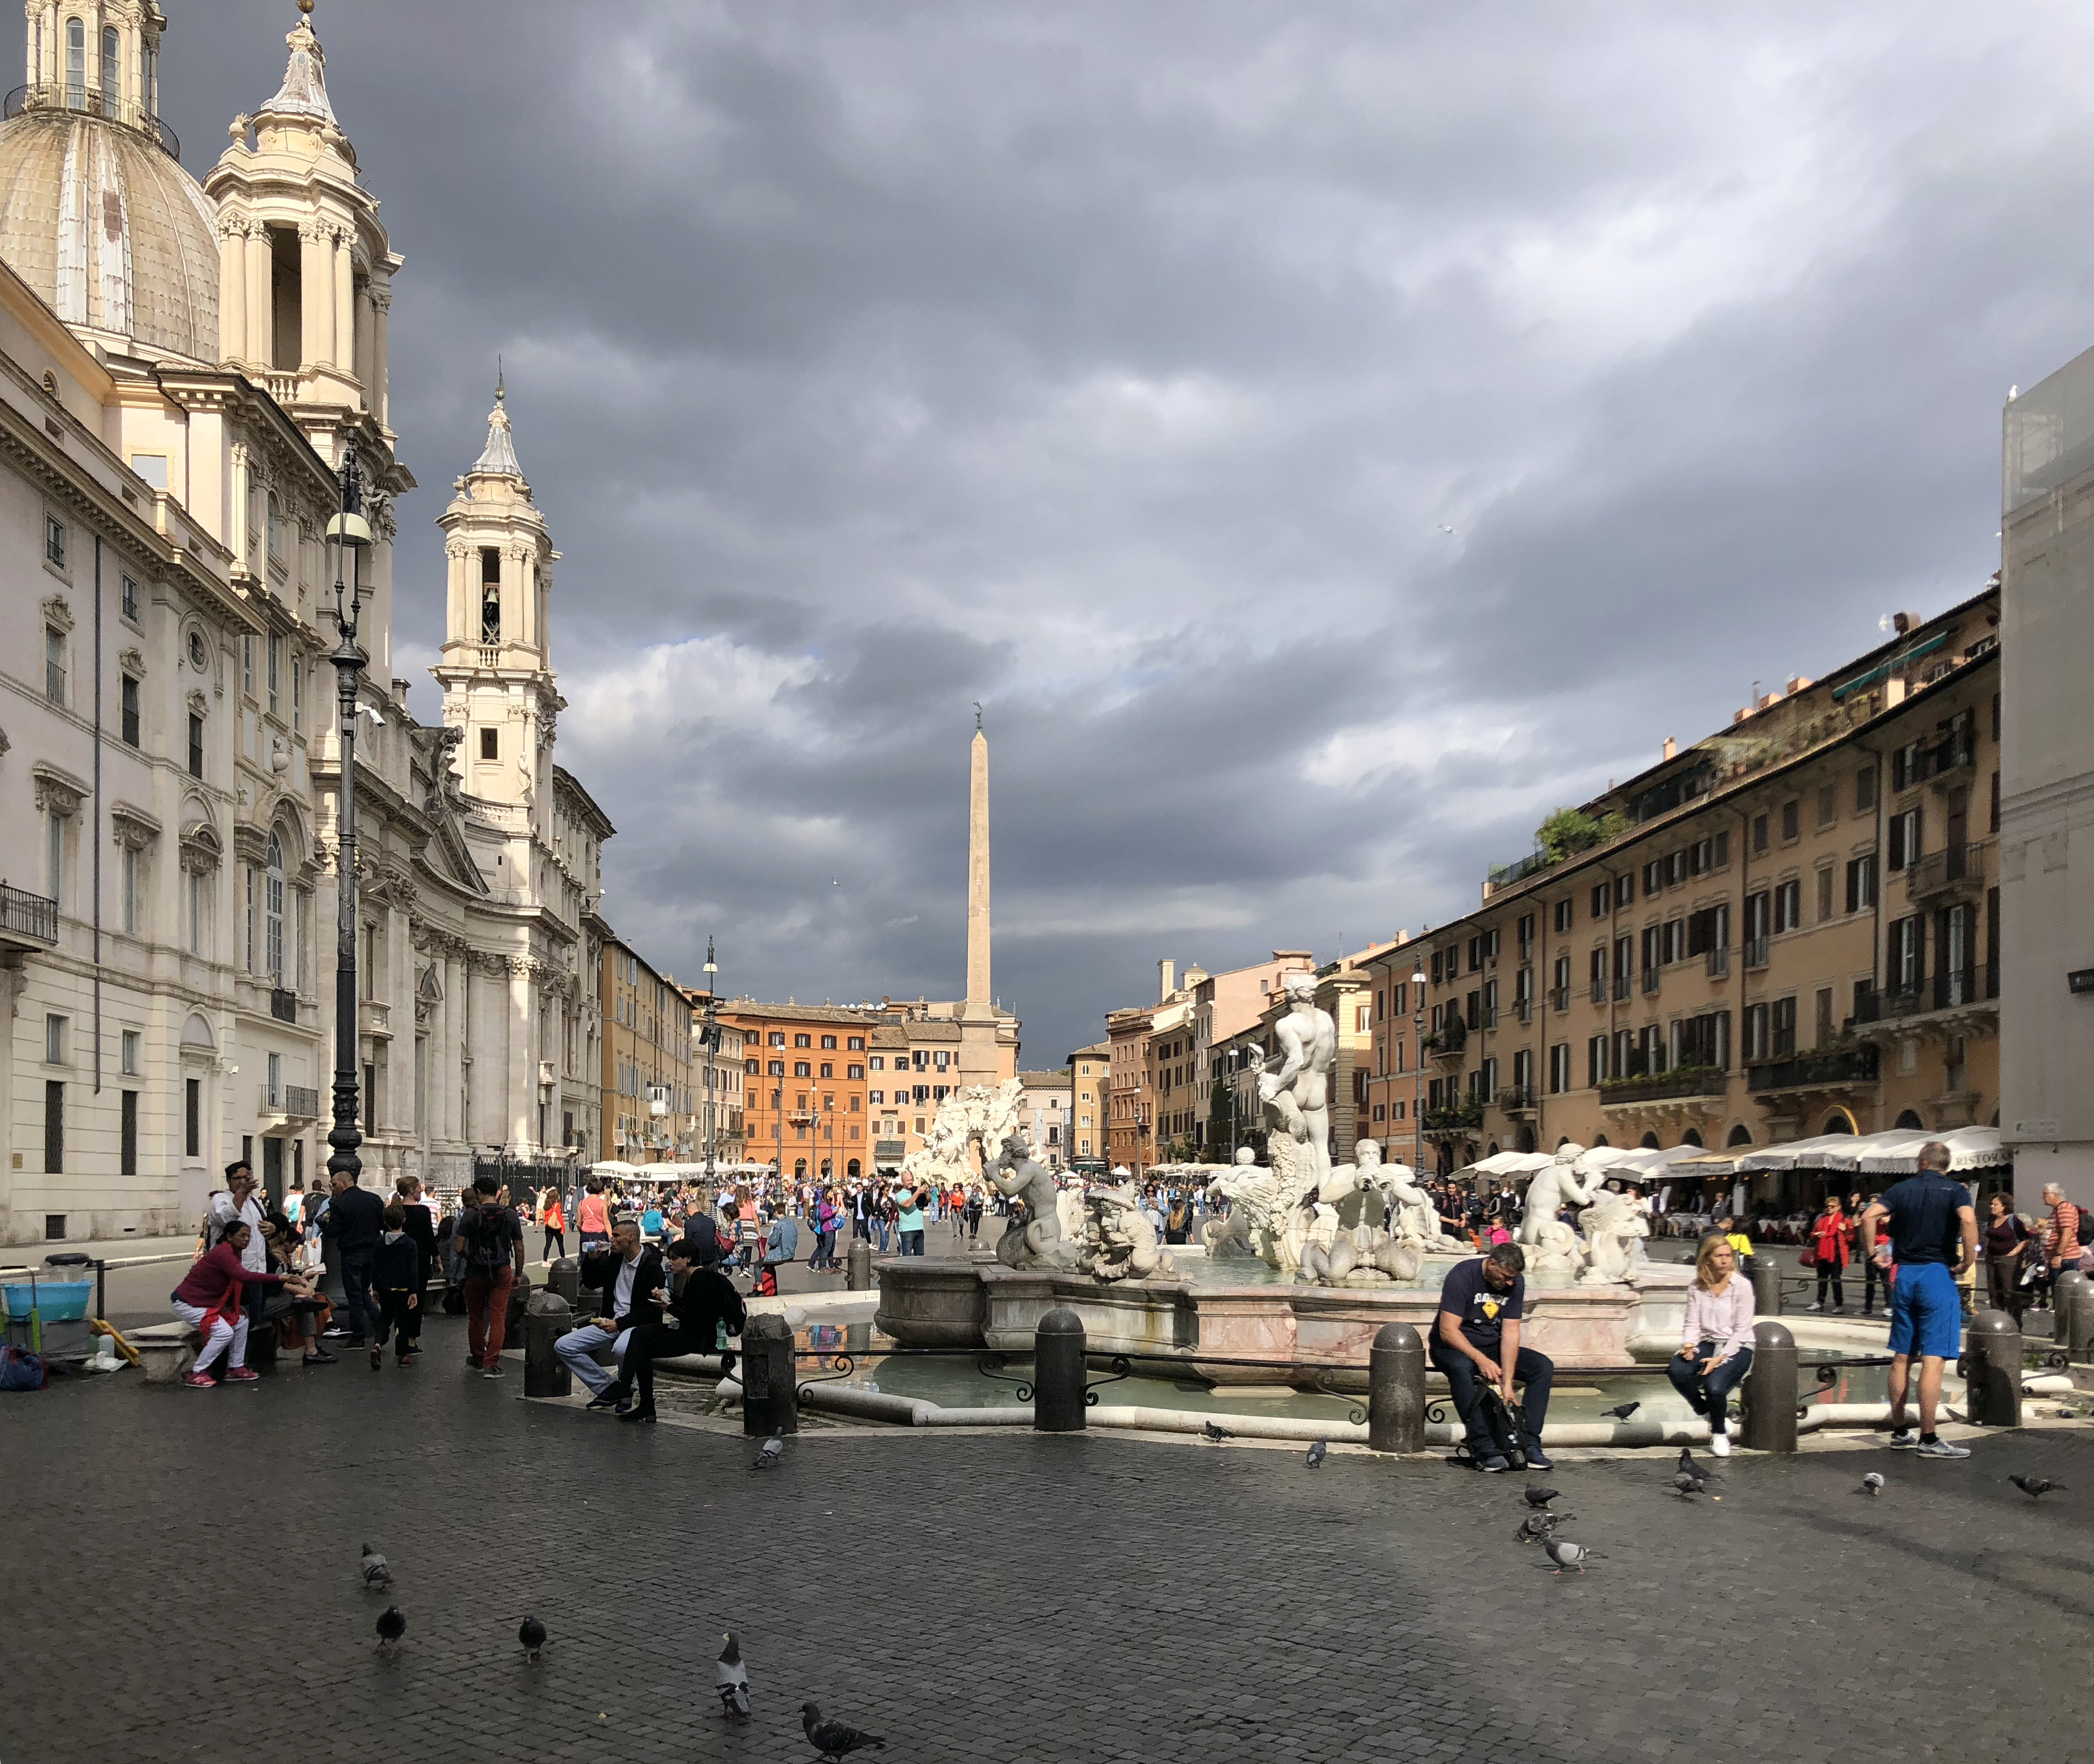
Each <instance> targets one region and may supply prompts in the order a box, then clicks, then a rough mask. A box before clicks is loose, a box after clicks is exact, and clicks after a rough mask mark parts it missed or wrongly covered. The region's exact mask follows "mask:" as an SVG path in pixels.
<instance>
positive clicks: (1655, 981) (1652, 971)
mask: <svg viewBox="0 0 2094 1764" xmlns="http://www.w3.org/2000/svg"><path fill="white" fill-rule="evenodd" d="M1664 983H1665V970H1664V969H1662V968H1660V967H1645V968H1644V971H1643V989H1644V994H1645V996H1648V995H1649V994H1650V993H1654V992H1656V991H1657V989H1658V988H1659V987H1660V986H1662V984H1664Z"/></svg>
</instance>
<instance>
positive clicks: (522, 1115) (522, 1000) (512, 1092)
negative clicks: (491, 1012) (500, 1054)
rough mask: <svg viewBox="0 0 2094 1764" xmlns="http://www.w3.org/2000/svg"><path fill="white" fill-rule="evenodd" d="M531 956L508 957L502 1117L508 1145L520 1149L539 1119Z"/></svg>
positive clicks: (528, 1139)
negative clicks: (505, 1064)
mask: <svg viewBox="0 0 2094 1764" xmlns="http://www.w3.org/2000/svg"><path fill="white" fill-rule="evenodd" d="M532 997H533V994H532V987H531V958H529V957H528V956H522V955H512V956H511V957H510V958H509V1045H508V1049H507V1051H508V1055H509V1058H508V1091H509V1094H508V1095H507V1096H506V1097H505V1098H503V1109H502V1114H503V1118H504V1119H505V1120H506V1122H507V1123H508V1140H509V1143H510V1145H512V1146H514V1147H515V1149H518V1150H519V1151H521V1150H522V1149H524V1146H525V1145H528V1144H529V1143H530V1141H531V1138H532V1133H533V1132H534V1130H535V1128H536V1127H537V1119H538V1107H537V1105H538V1073H537V1067H536V1065H535V1063H534V1061H533V1051H534V1049H535V1048H536V1046H537V1037H536V1036H533V1035H532V1032H531V1006H532Z"/></svg>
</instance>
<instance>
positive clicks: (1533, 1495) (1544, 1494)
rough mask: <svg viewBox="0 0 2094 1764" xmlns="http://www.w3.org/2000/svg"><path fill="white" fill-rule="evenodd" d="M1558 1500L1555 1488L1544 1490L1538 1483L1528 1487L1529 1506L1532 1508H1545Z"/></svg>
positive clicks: (1530, 1484) (1532, 1483)
mask: <svg viewBox="0 0 2094 1764" xmlns="http://www.w3.org/2000/svg"><path fill="white" fill-rule="evenodd" d="M1555 1498H1556V1491H1555V1490H1554V1489H1553V1488H1543V1487H1542V1486H1541V1484H1540V1483H1538V1482H1531V1483H1529V1484H1527V1505H1529V1506H1531V1507H1545V1506H1547V1505H1549V1502H1550V1501H1553V1500H1554V1499H1555Z"/></svg>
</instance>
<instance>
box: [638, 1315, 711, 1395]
mask: <svg viewBox="0 0 2094 1764" xmlns="http://www.w3.org/2000/svg"><path fill="white" fill-rule="evenodd" d="M701 1336H702V1337H703V1338H704V1339H703V1340H701V1339H700V1337H701ZM718 1343H719V1321H718V1319H713V1318H701V1319H699V1321H698V1325H697V1329H696V1330H695V1331H693V1332H689V1333H686V1332H684V1328H683V1327H682V1326H681V1325H680V1324H678V1323H641V1324H640V1325H638V1326H637V1327H636V1328H635V1329H634V1330H633V1332H632V1339H631V1340H628V1342H627V1343H626V1344H625V1353H624V1355H623V1358H620V1360H619V1362H618V1387H619V1391H620V1392H621V1393H630V1392H631V1390H632V1386H633V1381H634V1380H635V1379H638V1380H639V1384H640V1400H641V1401H642V1402H645V1403H651V1402H653V1401H654V1362H656V1361H657V1360H673V1359H674V1358H676V1356H677V1355H678V1354H680V1353H715V1352H717V1351H718ZM726 1363H727V1367H728V1370H729V1371H732V1370H733V1367H734V1356H733V1355H732V1354H729V1355H728V1357H727V1362H726Z"/></svg>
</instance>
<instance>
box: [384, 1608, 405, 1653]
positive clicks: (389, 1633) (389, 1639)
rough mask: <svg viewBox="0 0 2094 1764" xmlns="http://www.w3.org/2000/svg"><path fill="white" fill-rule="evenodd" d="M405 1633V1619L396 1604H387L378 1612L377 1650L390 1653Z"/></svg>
mask: <svg viewBox="0 0 2094 1764" xmlns="http://www.w3.org/2000/svg"><path fill="white" fill-rule="evenodd" d="M406 1633H407V1619H406V1617H405V1616H404V1615H402V1613H401V1610H400V1607H399V1606H398V1605H387V1606H386V1607H385V1609H384V1610H382V1611H380V1613H379V1614H378V1651H379V1652H380V1653H391V1652H392V1651H393V1649H395V1648H396V1647H398V1645H399V1644H400V1638H401V1637H402V1636H404V1635H406Z"/></svg>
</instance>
